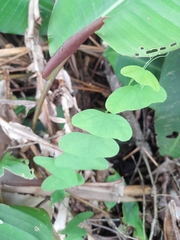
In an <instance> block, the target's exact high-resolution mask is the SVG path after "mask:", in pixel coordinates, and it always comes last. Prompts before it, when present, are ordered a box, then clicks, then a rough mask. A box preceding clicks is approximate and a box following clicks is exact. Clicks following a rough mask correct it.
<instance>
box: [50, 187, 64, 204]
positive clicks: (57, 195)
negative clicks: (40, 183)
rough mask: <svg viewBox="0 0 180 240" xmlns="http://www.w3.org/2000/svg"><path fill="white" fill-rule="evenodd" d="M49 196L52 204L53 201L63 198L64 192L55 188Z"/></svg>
mask: <svg viewBox="0 0 180 240" xmlns="http://www.w3.org/2000/svg"><path fill="white" fill-rule="evenodd" d="M50 198H51V206H52V205H53V204H54V203H56V202H59V201H62V200H63V199H64V198H65V192H64V190H56V191H55V192H53V193H52V194H51V196H50Z"/></svg>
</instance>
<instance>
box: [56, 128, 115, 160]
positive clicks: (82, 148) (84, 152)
mask: <svg viewBox="0 0 180 240" xmlns="http://www.w3.org/2000/svg"><path fill="white" fill-rule="evenodd" d="M59 147H60V148H61V150H62V151H64V152H67V153H70V154H73V155H77V156H80V157H87V156H88V157H89V158H98V157H112V156H114V155H116V154H117V153H118V151H119V146H118V144H117V143H116V141H115V140H113V139H109V138H107V139H105V138H101V137H97V136H94V135H91V134H84V133H79V132H72V133H69V134H66V135H64V136H63V137H62V138H61V139H60V141H59Z"/></svg>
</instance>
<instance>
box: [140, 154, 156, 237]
mask: <svg viewBox="0 0 180 240" xmlns="http://www.w3.org/2000/svg"><path fill="white" fill-rule="evenodd" d="M142 154H143V159H144V162H145V164H146V167H147V170H148V173H149V177H150V180H151V184H152V195H153V202H154V218H153V221H152V223H151V232H150V237H149V240H152V239H153V235H154V231H155V230H154V229H155V226H156V222H157V217H158V215H157V191H156V186H155V183H154V179H153V176H152V172H151V169H150V166H149V162H148V159H147V157H146V155H145V154H144V151H143V153H142Z"/></svg>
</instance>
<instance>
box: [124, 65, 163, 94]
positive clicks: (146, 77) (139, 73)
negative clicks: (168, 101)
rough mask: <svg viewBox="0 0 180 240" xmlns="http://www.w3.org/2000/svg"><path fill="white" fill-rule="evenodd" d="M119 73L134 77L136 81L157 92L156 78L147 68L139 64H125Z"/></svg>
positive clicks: (158, 87) (158, 88)
mask: <svg viewBox="0 0 180 240" xmlns="http://www.w3.org/2000/svg"><path fill="white" fill-rule="evenodd" d="M121 74H122V75H124V76H126V77H130V78H132V79H134V80H135V81H136V82H137V83H139V84H141V85H144V86H150V87H152V88H153V89H154V90H155V91H156V92H159V90H160V85H159V82H158V80H157V78H156V77H155V76H154V75H153V74H152V73H151V72H150V71H148V70H145V69H144V68H142V67H139V66H133V65H131V66H126V67H124V68H122V69H121Z"/></svg>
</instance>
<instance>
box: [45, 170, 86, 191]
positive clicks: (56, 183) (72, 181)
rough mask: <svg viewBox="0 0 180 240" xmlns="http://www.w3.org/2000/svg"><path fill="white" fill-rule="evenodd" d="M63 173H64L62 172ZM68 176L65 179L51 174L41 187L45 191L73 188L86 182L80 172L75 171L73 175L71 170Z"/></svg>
mask: <svg viewBox="0 0 180 240" xmlns="http://www.w3.org/2000/svg"><path fill="white" fill-rule="evenodd" d="M62 174H63V173H62ZM67 177H68V178H66V179H63V178H59V177H56V176H54V175H51V176H49V177H47V178H46V179H45V180H44V181H43V183H42V185H41V187H42V189H43V190H44V191H55V190H63V189H66V188H71V187H74V186H79V185H82V184H83V183H84V178H83V177H82V176H81V175H80V174H78V173H75V175H74V174H72V175H71V172H70V173H69V174H68V175H67Z"/></svg>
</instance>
